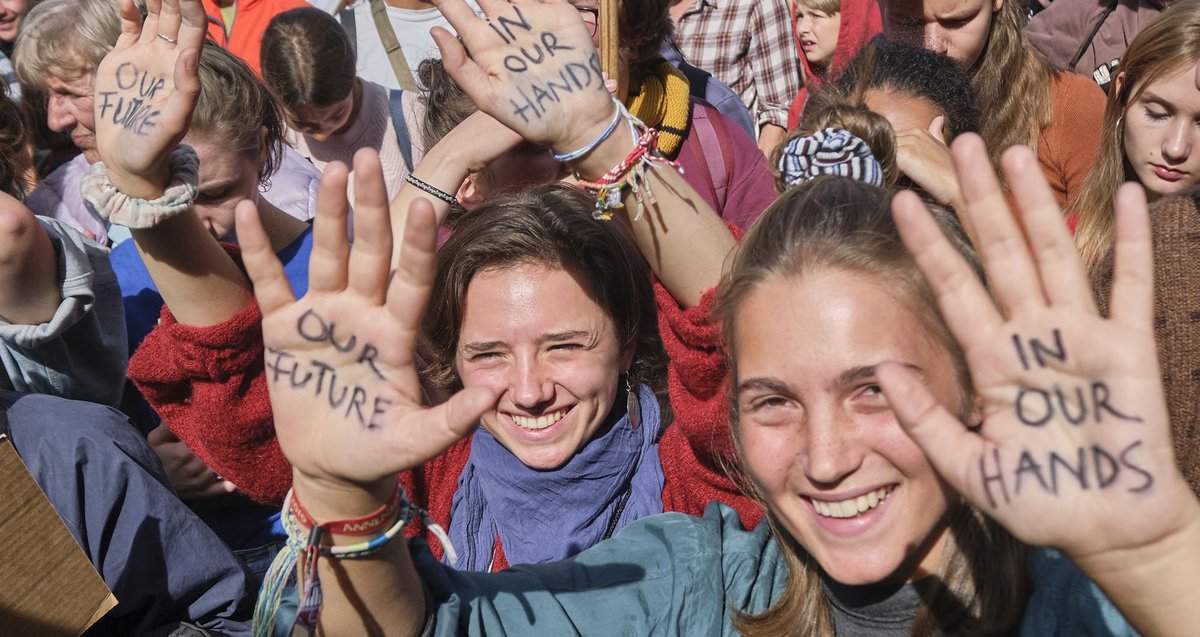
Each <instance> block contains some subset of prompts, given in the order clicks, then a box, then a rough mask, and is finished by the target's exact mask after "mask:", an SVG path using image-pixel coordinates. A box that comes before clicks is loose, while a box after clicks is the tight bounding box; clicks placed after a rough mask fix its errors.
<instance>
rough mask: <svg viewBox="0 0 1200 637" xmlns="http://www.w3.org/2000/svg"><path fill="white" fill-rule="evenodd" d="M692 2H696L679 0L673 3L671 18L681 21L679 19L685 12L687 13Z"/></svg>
mask: <svg viewBox="0 0 1200 637" xmlns="http://www.w3.org/2000/svg"><path fill="white" fill-rule="evenodd" d="M692 4H694V3H693V2H692V0H679V1H678V2H676V3H675V4H673V5H671V19H672V20H674V21H675V22H679V19H680V18H682V17H683V14H685V13H687V12H688V9H691V8H692Z"/></svg>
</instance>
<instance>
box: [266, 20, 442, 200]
mask: <svg viewBox="0 0 1200 637" xmlns="http://www.w3.org/2000/svg"><path fill="white" fill-rule="evenodd" d="M354 64H355V52H354V46H353V44H352V43H351V42H350V38H349V37H347V35H346V32H345V31H344V30H343V29H342V27H341V25H339V24H338V23H337V20H334V19H333V18H332V17H330V16H329V15H328V14H327V13H325V12H324V11H321V10H320V9H317V8H314V7H306V8H301V9H293V10H291V11H285V12H283V13H281V14H279V15H278V16H275V19H273V20H271V24H270V25H269V26H267V30H266V32H265V33H263V38H262V76H263V81H264V82H265V83H266V85H267V86H268V87H269V88H270V89H271V91H272V92H273V93H274V94H275V96H276V98H277V99H278V100H279V103H280V104H282V105H283V107H284V116H285V117H286V118H287V122H288V126H289V127H290V128H291V129H292V130H293V131H295V134H294V135H293V136H292V137H293V139H292V140H291V143H292V145H293V146H294V147H295V148H296V150H297V152H299V153H300V154H301V155H304V156H305V157H308V158H309V159H311V160H312V161H313V163H314V164H315V165H316V166H317V168H319V169H322V170H324V168H325V166H327V165H328V164H329V162H332V161H340V162H342V163H343V164H345V165H347V166H350V165H351V164H353V161H354V153H355V152H357V151H358V150H359V149H360V148H373V149H375V151H376V152H378V153H379V160H380V162H382V163H383V174H384V179H385V180H386V182H387V192H388V196H389V197H394V196H396V193H397V192H399V191H400V186H401V185H402V184H403V183H404V177H405V176H407V175H408V174H409V173H410V172H412V170H413V166H415V165H416V164H417V163H419V162H420V161H421V157H422V155H423V154H424V152H423V150H424V148H426V147H423V146H422V145H421V144H420V143H419V142H420V139H421V137H420V135H419V131H418V128H417V126H418V122H420V121H421V117H422V116H423V113H422V109H421V108H420V103H419V100H418V99H417V98H418V96H419V92H417V91H402V90H398V89H393V90H389V89H387V88H385V87H383V86H380V85H378V84H375V83H372V82H368V81H366V80H363V79H361V78H359V77H357V76H356V75H355V74H354ZM353 187H354V180H353V179H351V180H350V188H351V194H353Z"/></svg>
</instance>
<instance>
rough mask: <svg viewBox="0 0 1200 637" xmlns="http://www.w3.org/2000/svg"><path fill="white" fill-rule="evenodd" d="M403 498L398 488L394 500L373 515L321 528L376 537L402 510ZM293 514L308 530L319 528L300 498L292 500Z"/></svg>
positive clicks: (330, 531)
mask: <svg viewBox="0 0 1200 637" xmlns="http://www.w3.org/2000/svg"><path fill="white" fill-rule="evenodd" d="M402 500H403V498H401V495H400V489H399V488H397V489H396V492H395V494H394V495H393V496H392V499H391V501H390V502H388V503H387V504H384V505H383V506H381V507H379V508H378V509H377V510H375V511H374V512H372V513H368V514H367V515H364V516H362V517H358V518H354V519H351V520H339V521H336V522H326V523H325V524H321V525H319V526H321V527H322V528H323V529H324V530H325V531H326V532H327V533H332V534H334V535H350V536H359V535H374V534H375V533H376V532H378V531H379V529H382V528H383V527H384V525H385V524H387V522H388V521H389V520H391V519H392V518H393V517H395V515H396V512H397V511H399V510H400V503H401V502H402ZM291 513H292V515H294V516H295V517H296V521H297V522H299V523H300V524H301V525H302V526H304V527H306V528H312V527H314V526H318V525H317V523H316V521H315V520H313V518H312V516H311V515H309V514H308V511H307V510H305V508H304V506H303V505H301V504H300V498H297V497H292V498H291Z"/></svg>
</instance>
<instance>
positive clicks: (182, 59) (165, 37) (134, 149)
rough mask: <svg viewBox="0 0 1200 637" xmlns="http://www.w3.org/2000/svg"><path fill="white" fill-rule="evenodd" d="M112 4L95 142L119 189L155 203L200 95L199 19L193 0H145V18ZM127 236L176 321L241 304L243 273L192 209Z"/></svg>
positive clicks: (211, 315)
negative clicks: (114, 31)
mask: <svg viewBox="0 0 1200 637" xmlns="http://www.w3.org/2000/svg"><path fill="white" fill-rule="evenodd" d="M120 4H121V37H120V39H119V40H117V44H116V47H114V48H113V50H112V51H110V52H109V54H108V55H106V56H105V58H104V60H103V61H102V62H101V63H100V65H99V67H98V68H97V69H96V75H95V78H96V79H95V81H96V84H95V96H96V100H95V102H96V113H95V116H96V140H97V147H98V150H99V152H100V158H101V160H102V161H103V162H104V164H105V166H106V167H107V169H108V174H109V178H110V180H111V181H112V185H113V186H115V187H116V189H117V190H118V191H120V192H121V193H124V194H125V195H128V196H130V197H134V198H137V199H146V200H153V199H157V198H159V197H161V196H162V195H163V193H164V191H165V190H166V188H167V186H168V184H169V182H170V181H171V178H172V175H171V165H170V160H169V156H170V153H171V152H172V151H173V150H175V148H176V147H177V146H178V145H179V142H180V140H181V139H183V136H184V135H185V134H186V133H187V129H188V125H189V123H190V122H191V118H192V111H193V109H194V108H195V106H196V100H197V98H198V97H199V95H200V78H199V60H200V47H201V46H202V45H203V43H204V37H205V34H206V33H207V21H206V18H205V13H204V9H203V7H202V6H201V4H200V2H199V0H148V2H147V3H146V9H147V16H146V20H145V21H144V22H143V21H142V20H141V16H140V15H139V13H138V11H137V9H136V8H135V7H134V5H133V1H132V0H121V3H120ZM122 106H123V107H124V108H123V109H122V108H121V107H122ZM119 114H120V115H119ZM243 205H249V204H243ZM132 234H133V239H134V242H135V243H136V245H137V249H138V252H139V253H140V254H141V256H142V260H143V261H144V262H145V264H146V269H147V270H148V271H149V273H150V276H151V278H153V280H154V283H155V285H156V286H157V287H158V290H159V293H161V294H162V297H163V300H164V301H165V302H166V304H167V306H168V307H169V308H171V311H172V313H174V315H175V317H176V319H178V320H179V322H181V323H185V324H188V325H197V326H206V325H213V324H216V323H221V322H223V321H225V320H227V319H228V318H230V317H232V316H233V315H234V314H236V313H237V312H238V311H239V310H241V309H242V308H244V307H245V306H246V304H247V303H249V301H250V291H249V282H248V281H247V280H246V277H245V276H244V275H243V274H242V272H241V270H239V269H238V267H237V265H236V264H235V263H234V262H233V260H232V259H231V258H230V257H229V255H227V254H226V253H225V251H224V250H223V249H222V248H221V246H220V245H219V244H218V243H217V242H216V240H214V239H213V238H212V236H211V235H210V234H209V233H208V231H207V230H206V229H205V228H204V225H203V224H202V223H201V221H200V219H199V217H197V216H196V214H195V212H194V211H193V210H192V209H190V208H189V209H187V210H185V211H183V212H182V213H180V214H177V215H175V216H172V217H170V218H167V219H163V220H161V221H160V222H159V223H157V224H154V225H153V226H146V227H142V228H133V229H132Z"/></svg>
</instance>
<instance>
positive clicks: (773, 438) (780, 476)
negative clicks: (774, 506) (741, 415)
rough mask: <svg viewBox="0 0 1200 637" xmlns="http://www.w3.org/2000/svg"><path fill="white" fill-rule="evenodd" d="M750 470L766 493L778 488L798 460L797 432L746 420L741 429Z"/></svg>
mask: <svg viewBox="0 0 1200 637" xmlns="http://www.w3.org/2000/svg"><path fill="white" fill-rule="evenodd" d="M738 440H739V442H740V443H741V448H742V455H743V457H744V458H745V461H746V472H747V473H748V474H749V476H750V479H751V480H753V481H754V483H755V484H757V485H758V486H759V489H761V490H762V491H763V493H764V495H768V496H769V495H770V494H772V493H775V492H778V491H779V490H780V489H782V488H783V486H784V485H785V484H786V482H787V475H788V473H789V472H790V470H791V468H792V466H793V465H794V464H795V462H796V457H797V453H796V452H797V449H796V444H797V443H796V440H795V436H794V434H793V433H792V429H791V428H790V427H782V426H771V427H764V426H759V425H755V424H753V423H742V425H741V427H740V428H739V430H738Z"/></svg>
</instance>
